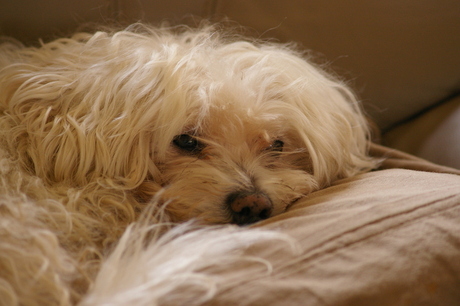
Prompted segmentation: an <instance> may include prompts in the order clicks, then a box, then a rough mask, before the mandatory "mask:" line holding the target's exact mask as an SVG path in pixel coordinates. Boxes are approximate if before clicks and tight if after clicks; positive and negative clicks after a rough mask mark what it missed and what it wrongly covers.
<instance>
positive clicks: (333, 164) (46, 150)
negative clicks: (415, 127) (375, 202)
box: [0, 25, 375, 305]
mask: <svg viewBox="0 0 460 306" xmlns="http://www.w3.org/2000/svg"><path fill="white" fill-rule="evenodd" d="M0 69H1V70H0V135H1V136H0V146H1V147H0V148H1V149H0V150H1V151H0V172H1V175H2V176H1V185H0V188H1V190H0V191H1V194H0V296H1V298H2V299H3V302H4V303H6V304H38V305H45V304H46V305H54V304H61V305H65V304H73V303H78V302H79V301H81V300H82V297H83V296H85V294H87V291H88V288H89V287H91V286H92V287H91V288H93V289H92V290H93V292H94V291H97V290H98V289H97V288H100V286H99V287H98V285H97V282H96V285H91V284H93V281H94V280H95V279H96V275H97V273H98V271H99V268H100V265H101V263H103V262H104V261H105V260H106V258H107V256H108V253H109V251H110V250H113V248H114V247H115V245H116V244H117V242H118V241H119V239H120V237H121V236H122V234H123V233H124V232H125V231H127V232H130V233H131V232H132V230H133V228H132V227H129V225H130V224H131V223H133V222H135V221H136V220H138V219H139V217H140V216H141V215H142V214H143V216H144V217H145V216H147V215H148V216H147V217H145V218H144V219H143V220H144V221H143V222H144V225H146V224H154V223H156V222H159V221H161V222H165V220H166V221H170V222H174V223H177V222H182V221H186V220H191V219H194V220H197V222H198V223H201V224H224V223H235V224H239V225H243V224H250V223H253V222H256V221H259V220H262V219H266V218H268V217H271V216H274V215H277V214H280V213H282V212H283V211H285V210H286V209H287V208H288V207H289V205H291V204H292V203H293V202H295V201H297V200H299V199H300V198H302V197H304V196H306V195H308V194H309V193H311V192H312V191H315V190H318V189H320V188H323V187H326V186H328V185H330V184H331V183H332V182H334V181H335V180H337V179H340V178H345V177H349V176H352V175H355V174H357V173H360V172H362V171H367V170H369V169H371V168H372V167H374V166H375V163H374V161H373V160H372V159H370V158H369V157H368V156H367V135H368V131H367V126H366V122H365V119H364V118H363V116H362V114H361V111H360V110H359V106H358V104H357V102H356V100H355V98H354V96H353V94H352V93H351V92H350V91H349V89H348V88H347V87H346V86H345V85H344V84H342V83H341V82H338V81H337V80H334V79H332V78H331V77H329V76H328V75H326V74H325V73H324V72H322V71H320V70H319V69H318V68H316V67H314V66H313V65H311V64H310V63H309V62H307V61H306V60H305V59H303V58H302V56H301V55H300V54H298V53H296V52H294V51H292V50H291V49H290V48H289V47H287V46H280V45H275V44H267V43H256V42H252V43H251V42H248V41H242V40H241V39H240V38H235V37H232V36H225V35H223V34H222V33H219V31H216V30H215V28H213V27H203V28H200V29H197V30H192V29H186V28H176V29H158V28H150V27H147V26H140V25H137V26H133V27H131V28H128V29H127V30H124V31H119V32H113V33H107V32H97V33H95V34H86V33H79V34H76V35H74V36H73V37H71V38H63V39H58V40H55V41H53V42H50V43H47V44H42V46H41V47H39V48H21V47H18V46H15V45H14V44H11V43H4V44H3V45H2V46H1V50H0ZM146 211H147V212H148V213H147V212H146ZM159 216H162V218H161V220H159ZM149 218H150V219H149ZM231 228H233V227H231ZM241 231H243V232H244V231H246V232H250V231H251V230H249V229H247V230H241ZM227 234H228V235H230V234H229V233H227ZM259 234H260V233H259ZM152 235H153V236H155V235H156V234H155V235H154V234H152V233H151V232H150V234H145V233H144V236H142V235H141V236H142V237H143V238H142V239H144V240H143V241H144V244H145V239H149V238H148V237H150V236H152ZM222 235H225V233H222ZM205 237H206V236H202V237H195V239H197V240H198V242H197V243H200V239H201V240H205V239H206V238H205ZM245 237H250V236H245ZM150 238H151V237H150ZM221 238H222V237H221ZM248 239H249V238H248ZM251 239H252V238H251ZM138 240H139V239H138ZM202 242H203V241H202ZM125 244H126V241H125ZM125 251H126V249H125ZM125 253H126V252H125ZM125 253H124V254H125ZM125 256H128V255H126V254H125ZM130 256H131V255H130ZM182 256H185V257H187V256H190V254H183V255H182ZM212 256H213V257H216V256H218V255H216V254H213V255H212ZM128 259H131V262H133V261H135V260H134V258H129V256H128ZM128 261H129V260H128ZM115 267H116V265H115ZM118 267H119V268H120V269H121V268H122V267H121V264H120V263H118ZM112 269H114V268H113V266H112ZM106 272H107V271H106ZM101 277H103V276H101V274H100V275H99V278H98V279H100V278H101ZM108 278H109V277H108V276H107V278H106V279H105V280H104V279H102V280H100V282H101V283H107V282H109V281H110V279H108ZM101 290H102V289H101ZM117 290H119V289H117ZM109 291H110V290H109ZM90 300H91V299H86V301H90ZM5 301H6V302H5ZM88 303H89V302H88ZM98 303H99V302H98ZM0 304H1V302H0Z"/></svg>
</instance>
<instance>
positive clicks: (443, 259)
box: [0, 0, 460, 305]
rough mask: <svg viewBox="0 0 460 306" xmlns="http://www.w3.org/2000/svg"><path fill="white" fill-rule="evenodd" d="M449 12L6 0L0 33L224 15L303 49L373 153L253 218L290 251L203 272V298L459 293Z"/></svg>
mask: <svg viewBox="0 0 460 306" xmlns="http://www.w3.org/2000/svg"><path fill="white" fill-rule="evenodd" d="M459 16H460V2H458V1H454V0H438V1H407V0H404V1H395V0H389V1H361V0H357V1H338V0H331V1H301V0H290V1H277V0H250V1H248V0H221V1H219V0H195V1H186V0H168V1H155V0H152V1H147V0H138V1H135V2H134V1H133V2H131V1H128V0H112V1H109V0H91V1H89V0H82V1H78V2H77V1H68V0H65V1H63V0H52V1H46V2H38V1H33V0H17V1H8V2H7V1H2V2H1V3H0V34H2V35H8V36H13V37H15V38H17V39H19V40H21V41H23V42H25V43H27V44H30V43H32V44H33V43H36V42H37V41H38V39H39V38H42V39H44V40H49V39H51V38H53V37H56V36H62V35H66V34H68V33H71V32H74V31H75V30H76V29H77V28H78V26H79V25H80V24H82V23H88V22H95V23H102V24H107V23H109V24H129V23H131V22H136V21H145V22H150V23H154V24H159V23H162V22H169V23H172V24H175V23H182V22H186V23H196V22H198V21H199V20H200V19H201V18H206V19H210V20H212V21H219V20H222V19H224V18H225V19H228V20H231V21H234V22H235V24H240V25H242V26H244V27H245V28H246V33H247V34H248V35H252V36H255V37H257V38H263V39H274V40H276V41H279V42H289V41H294V42H296V43H297V45H298V46H299V48H303V49H308V50H309V51H308V52H309V54H311V55H313V56H314V58H316V61H317V62H318V64H320V65H322V66H325V67H327V69H331V70H333V71H335V72H336V73H337V74H338V75H340V76H342V77H343V78H345V79H347V80H349V82H350V86H351V87H353V88H354V89H355V91H356V92H357V94H358V96H359V97H360V100H361V102H362V104H363V106H364V108H365V111H366V113H367V115H368V116H369V117H370V118H371V120H372V121H373V122H374V123H375V125H376V126H377V127H378V129H379V130H380V134H378V133H375V142H376V143H377V144H373V145H372V151H371V152H372V154H373V155H375V156H379V157H384V158H385V162H383V164H382V167H381V169H380V170H378V171H373V172H370V173H366V174H363V175H359V176H357V177H354V178H350V179H346V180H342V181H339V182H336V183H335V184H334V185H333V186H331V187H329V188H326V189H324V190H321V191H318V192H315V193H313V194H312V195H310V196H309V197H307V198H306V199H305V200H302V201H299V202H297V203H296V204H295V205H293V206H292V207H291V208H290V209H289V211H288V212H286V213H284V214H282V215H279V216H277V217H274V218H271V219H268V220H266V221H263V222H261V223H258V224H256V225H254V226H253V227H255V228H268V229H272V230H274V231H278V232H282V233H284V234H286V235H289V236H290V237H293V239H295V240H296V241H297V244H298V246H299V249H300V251H299V253H298V254H297V255H296V256H297V258H298V259H297V260H296V261H291V264H285V265H283V264H281V263H280V262H279V261H277V260H278V259H277V258H276V256H277V255H276V254H278V253H276V252H271V251H270V247H269V246H261V247H260V248H259V249H258V253H256V254H253V255H254V256H260V257H261V258H263V259H264V260H266V261H267V262H270V263H272V266H273V269H272V272H271V273H269V274H267V275H266V276H265V277H264V278H258V279H248V280H247V281H244V280H242V281H241V284H239V285H238V282H232V284H235V285H233V286H230V287H229V286H224V285H222V279H223V280H225V279H226V277H227V278H231V277H232V275H233V276H234V275H235V271H227V272H226V271H225V270H223V269H220V270H219V269H217V272H215V271H214V272H213V273H210V272H209V271H210V270H209V269H211V270H212V268H209V269H208V270H207V272H203V271H202V272H200V273H204V274H206V273H208V274H206V275H205V276H206V277H209V278H210V279H213V280H215V281H216V286H217V287H216V288H217V289H216V290H217V291H216V294H215V295H214V296H212V297H210V298H209V299H208V300H203V304H207V305H237V304H238V305H460V176H459V175H460V170H458V169H460V56H459V55H460V39H459V36H460V18H459ZM293 262H295V264H293ZM248 268H249V267H248ZM219 286H220V287H219ZM171 301H174V299H173V298H172V299H171ZM171 303H173V302H171Z"/></svg>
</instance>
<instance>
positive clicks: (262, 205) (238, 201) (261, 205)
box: [226, 191, 273, 225]
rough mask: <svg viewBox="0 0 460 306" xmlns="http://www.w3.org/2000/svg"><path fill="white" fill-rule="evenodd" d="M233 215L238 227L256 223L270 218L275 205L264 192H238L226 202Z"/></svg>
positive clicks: (232, 194)
mask: <svg viewBox="0 0 460 306" xmlns="http://www.w3.org/2000/svg"><path fill="white" fill-rule="evenodd" d="M226 203H227V205H228V207H229V208H230V211H231V213H232V221H233V223H236V224H238V225H245V224H250V223H254V222H257V221H260V220H264V219H267V218H268V217H270V215H271V213H272V210H273V204H272V201H271V200H270V198H269V197H268V195H266V194H265V193H263V192H251V191H237V192H233V193H231V194H230V195H229V196H228V197H227V200H226Z"/></svg>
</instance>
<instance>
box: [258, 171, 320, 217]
mask: <svg viewBox="0 0 460 306" xmlns="http://www.w3.org/2000/svg"><path fill="white" fill-rule="evenodd" d="M259 183H260V184H261V186H263V189H264V190H267V193H268V194H269V196H270V198H271V199H272V202H273V206H274V207H273V213H272V216H275V215H278V214H280V213H282V212H284V211H285V210H286V209H287V208H288V207H289V206H291V205H292V203H294V202H295V201H297V200H298V199H300V198H302V197H305V196H307V195H308V194H310V193H311V192H313V191H315V190H318V188H319V187H318V182H317V181H316V180H315V178H314V177H313V176H312V175H311V174H309V173H307V172H306V171H302V170H289V169H282V170H280V169H278V170H277V171H275V172H274V173H273V175H272V176H271V178H268V179H262V180H260V181H259Z"/></svg>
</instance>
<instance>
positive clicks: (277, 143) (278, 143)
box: [267, 140, 284, 152]
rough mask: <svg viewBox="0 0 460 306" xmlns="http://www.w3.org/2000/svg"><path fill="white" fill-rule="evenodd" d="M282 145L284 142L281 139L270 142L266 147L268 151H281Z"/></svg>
mask: <svg viewBox="0 0 460 306" xmlns="http://www.w3.org/2000/svg"><path fill="white" fill-rule="evenodd" d="M283 147H284V142H283V141H281V140H275V141H273V142H272V144H271V145H270V146H269V147H268V148H267V150H268V151H274V152H282V151H283Z"/></svg>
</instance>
